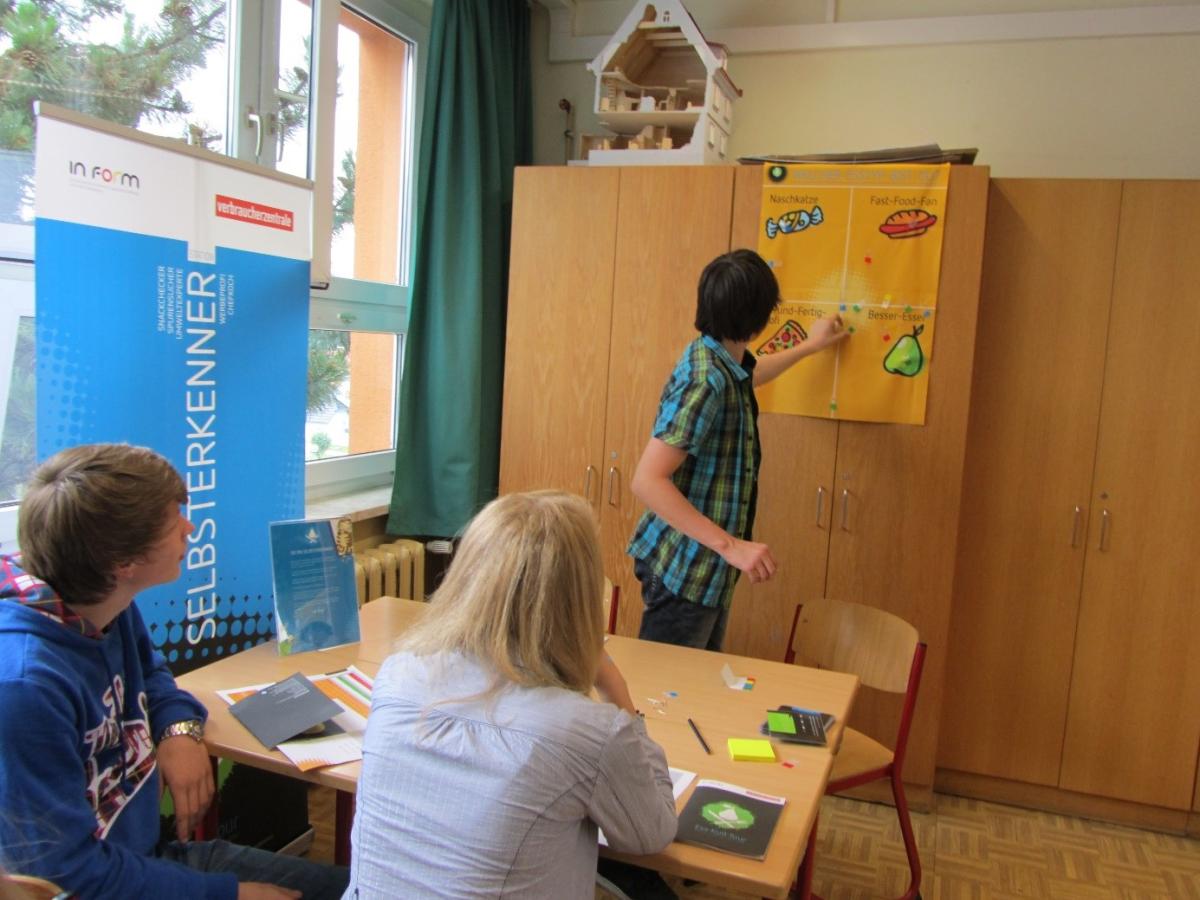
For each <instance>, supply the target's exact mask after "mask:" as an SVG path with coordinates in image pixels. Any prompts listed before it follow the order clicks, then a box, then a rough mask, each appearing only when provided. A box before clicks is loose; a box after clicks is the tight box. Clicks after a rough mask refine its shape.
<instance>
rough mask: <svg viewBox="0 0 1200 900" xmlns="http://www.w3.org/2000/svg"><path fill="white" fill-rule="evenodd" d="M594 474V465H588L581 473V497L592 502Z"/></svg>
mask: <svg viewBox="0 0 1200 900" xmlns="http://www.w3.org/2000/svg"><path fill="white" fill-rule="evenodd" d="M595 474H596V467H595V466H588V467H587V468H586V469H585V470H584V473H583V499H584V500H586V501H587V502H588V503H591V502H592V476H593V475H595Z"/></svg>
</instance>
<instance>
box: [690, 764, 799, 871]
mask: <svg viewBox="0 0 1200 900" xmlns="http://www.w3.org/2000/svg"><path fill="white" fill-rule="evenodd" d="M786 802H787V801H786V800H785V798H783V797H773V796H771V795H770V794H760V793H758V792H757V791H751V790H749V789H747V788H743V787H738V786H736V785H732V784H726V783H725V782H723V781H711V780H709V779H706V778H702V779H700V780H699V781H697V782H696V790H694V791H693V792H692V796H691V798H690V799H689V800H688V802H687V806H685V807H684V808H683V812H681V813H680V814H679V831H678V832H677V833H676V835H675V840H677V841H682V842H683V843H685V844H699V845H701V846H703V847H711V848H712V849H714V850H723V851H725V852H726V853H735V854H737V855H738V856H748V857H750V858H751V859H762V858H763V857H764V856H766V855H767V845H768V844H770V843H771V835H772V834H774V832H775V825H776V823H778V822H779V816H780V814H781V813H782V812H783V805H784V803H786Z"/></svg>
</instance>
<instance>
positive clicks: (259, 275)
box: [35, 106, 312, 674]
mask: <svg viewBox="0 0 1200 900" xmlns="http://www.w3.org/2000/svg"><path fill="white" fill-rule="evenodd" d="M36 166H37V168H36V210H37V222H36V230H35V240H36V247H35V254H36V263H37V275H36V279H37V286H36V299H37V326H36V335H37V338H36V353H37V450H38V457H39V459H45V458H46V457H47V456H50V455H51V454H53V453H55V452H56V451H58V450H60V449H62V448H64V447H69V446H74V445H76V444H82V443H92V442H97V441H124V442H128V443H132V444H141V445H144V446H148V447H152V448H153V449H155V450H157V451H158V452H160V453H162V454H163V455H164V456H166V457H167V458H168V459H170V460H171V462H172V463H173V464H174V465H175V467H176V468H177V469H178V470H179V472H180V473H181V474H182V475H183V477H184V479H185V481H186V482H187V488H188V495H189V498H190V499H189V502H188V506H187V507H186V513H187V515H188V517H189V518H190V519H191V521H192V524H193V525H194V526H195V531H194V532H193V533H192V535H191V536H190V538H189V546H188V549H187V554H186V556H185V558H184V562H183V566H182V575H181V577H180V579H179V580H178V581H176V582H175V583H173V584H168V585H162V586H160V587H157V588H154V589H152V590H148V591H145V592H144V593H143V594H142V595H140V596H139V597H138V600H137V602H138V606H139V608H140V610H141V612H142V615H143V617H144V618H145V620H146V624H147V626H148V627H149V629H150V634H151V636H152V637H153V639H154V641H155V643H156V644H157V646H158V647H159V648H160V649H161V650H162V652H163V653H164V654H165V655H166V656H167V659H168V661H169V662H170V664H171V668H172V670H173V671H174V672H175V673H176V674H180V673H182V672H186V671H189V670H190V669H193V668H196V667H198V666H200V665H203V664H204V663H206V662H211V661H213V660H215V659H218V658H220V657H222V656H227V655H229V654H230V653H235V652H237V651H239V650H243V649H247V648H249V647H250V646H252V645H253V644H256V643H259V642H260V641H262V640H265V639H266V638H268V637H270V636H271V634H272V631H273V621H272V620H273V607H272V597H271V553H270V546H269V542H268V539H267V535H268V528H267V526H268V523H269V522H272V521H279V520H282V519H296V518H300V517H302V516H303V514H304V455H303V445H304V415H305V412H304V411H305V392H306V361H307V336H308V287H309V259H310V253H311V246H312V241H311V238H310V207H311V184H310V183H308V182H305V181H302V180H300V179H295V178H291V177H289V176H281V175H279V174H277V173H273V172H270V171H269V170H266V169H259V168H257V167H251V166H247V165H245V164H243V163H239V162H236V161H233V160H228V159H226V158H224V157H220V156H217V155H216V154H213V153H208V152H206V151H198V150H195V149H194V148H190V147H187V146H185V145H183V144H182V143H180V144H178V145H176V144H175V142H173V141H168V140H165V139H163V138H157V137H152V136H147V135H143V134H140V133H139V132H136V131H133V130H132V129H128V128H123V127H120V126H114V125H110V124H108V123H105V122H100V121H97V120H93V119H89V118H87V117H84V116H79V115H76V114H74V113H69V112H66V111H62V110H56V109H53V108H47V107H44V106H43V107H42V109H41V110H39V117H38V134H37V163H36Z"/></svg>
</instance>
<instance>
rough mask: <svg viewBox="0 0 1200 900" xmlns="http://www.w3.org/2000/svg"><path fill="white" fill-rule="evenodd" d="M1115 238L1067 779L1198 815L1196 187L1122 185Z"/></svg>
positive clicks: (1199, 278) (1199, 305) (1199, 319)
mask: <svg viewBox="0 0 1200 900" xmlns="http://www.w3.org/2000/svg"><path fill="white" fill-rule="evenodd" d="M1119 235H1120V237H1119V239H1118V243H1117V266H1116V273H1115V277H1114V281H1113V299H1112V313H1111V318H1110V320H1109V337H1108V355H1107V362H1106V365H1105V369H1104V399H1103V402H1102V405H1101V412H1100V439H1099V443H1098V445H1097V450H1096V476H1095V480H1094V481H1093V485H1092V489H1093V497H1092V510H1091V528H1090V530H1089V541H1088V551H1087V559H1086V561H1085V563H1084V573H1083V596H1082V601H1081V604H1080V611H1079V629H1078V633H1077V636H1076V641H1075V647H1076V650H1075V666H1074V670H1073V672H1072V677H1071V697H1070V705H1069V710H1068V716H1067V736H1066V744H1065V746H1064V749H1063V762H1062V779H1061V785H1062V787H1064V788H1069V789H1070V790H1074V791H1082V792H1085V793H1089V794H1102V795H1104V796H1108V797H1116V798H1119V799H1122V800H1132V801H1136V802H1138V803H1148V804H1153V805H1156V806H1165V807H1173V808H1176V809H1189V808H1190V807H1191V805H1192V782H1193V779H1194V778H1195V775H1196V747H1197V743H1198V742H1200V653H1197V652H1196V647H1197V645H1198V644H1200V605H1198V604H1197V602H1196V600H1197V597H1200V552H1197V540H1198V538H1200V503H1197V490H1196V477H1195V470H1196V448H1197V447H1198V446H1200V390H1197V379H1198V376H1200V366H1197V357H1196V354H1197V352H1198V348H1200V253H1197V247H1200V183H1196V182H1187V183H1184V182H1133V181H1128V182H1125V186H1124V192H1123V196H1122V203H1121V221H1120V231H1119ZM1106 514H1107V521H1105V516H1106Z"/></svg>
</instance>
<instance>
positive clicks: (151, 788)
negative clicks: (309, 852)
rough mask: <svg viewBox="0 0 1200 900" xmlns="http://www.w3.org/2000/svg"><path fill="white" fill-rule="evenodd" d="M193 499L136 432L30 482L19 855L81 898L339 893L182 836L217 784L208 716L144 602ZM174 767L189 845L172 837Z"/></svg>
mask: <svg viewBox="0 0 1200 900" xmlns="http://www.w3.org/2000/svg"><path fill="white" fill-rule="evenodd" d="M187 499H188V498H187V491H186V489H185V488H184V484H183V481H182V480H181V479H180V477H179V474H178V473H177V472H176V471H175V470H174V469H173V468H172V467H171V465H170V463H168V462H167V461H166V460H165V459H163V458H162V457H161V456H159V455H158V454H157V453H154V452H153V451H152V450H147V449H145V448H143V447H131V446H128V445H125V444H93V445H87V446H81V447H74V448H71V449H69V450H64V451H62V452H60V453H58V454H56V455H55V456H53V457H51V458H50V459H49V460H47V461H46V462H45V463H43V464H42V465H41V466H40V467H39V468H38V470H37V471H36V472H35V473H34V475H33V477H32V478H31V480H30V484H29V486H28V489H27V490H26V493H25V496H24V497H23V499H22V501H21V510H20V516H19V529H20V541H21V548H22V557H21V558H17V557H9V556H3V557H0V748H2V753H0V847H2V848H3V850H4V853H5V855H6V859H5V860H4V864H5V865H6V866H7V867H8V868H9V869H11V870H13V871H17V872H21V873H23V874H28V875H37V876H41V877H43V878H46V879H48V880H50V881H53V882H54V883H55V884H57V885H59V886H60V887H62V888H63V889H64V890H66V891H67V892H69V893H70V894H72V895H77V896H79V897H82V898H92V897H96V898H102V897H113V898H130V897H170V898H185V897H203V898H230V900H232V898H234V897H237V898H239V900H250V898H263V900H279V898H295V897H299V896H301V894H300V890H299V888H303V889H304V895H305V896H308V897H316V898H323V897H329V898H333V897H340V895H341V893H342V891H343V890H344V888H345V886H346V882H347V873H346V871H345V870H344V869H338V868H334V867H328V866H322V865H318V864H316V863H311V862H308V861H307V860H302V859H294V858H289V857H283V856H276V855H275V854H272V853H267V852H265V851H262V850H256V849H253V848H249V847H238V846H235V845H233V844H229V843H227V842H225V841H206V842H198V843H190V844H186V843H182V842H183V841H186V839H187V837H188V836H189V835H190V834H191V833H192V831H193V830H194V829H195V826H196V825H197V823H198V822H199V821H200V819H201V817H202V816H203V815H204V812H205V810H206V809H207V808H208V805H209V802H210V801H211V800H212V796H213V780H212V769H211V766H210V764H209V758H208V753H207V752H206V751H205V749H204V744H203V743H202V739H203V736H204V721H205V719H206V717H207V712H206V711H205V709H204V707H203V706H202V705H201V704H200V703H199V702H197V701H196V699H195V698H194V697H192V696H191V695H190V694H187V693H185V692H184V691H181V690H180V689H179V688H178V687H176V685H175V679H174V677H173V676H172V675H171V672H170V671H169V670H168V668H167V665H166V661H165V660H164V659H163V657H162V655H161V654H159V653H158V652H157V651H156V650H155V649H154V646H153V644H152V643H151V640H150V635H149V633H148V632H147V630H146V626H145V623H144V622H143V621H142V617H141V614H140V613H139V612H138V609H137V607H136V606H135V605H134V603H133V599H134V597H135V595H136V594H137V593H138V592H139V591H142V590H144V589H146V588H149V587H153V586H154V585H157V584H165V583H167V582H170V581H174V580H175V579H176V578H178V577H179V570H180V563H181V561H182V560H183V557H184V553H185V552H186V550H187V546H188V535H189V534H191V532H192V524H191V522H190V521H188V519H187V517H186V516H185V515H184V514H182V513H181V511H180V506H181V505H183V504H186V503H187ZM160 774H161V778H162V781H163V782H165V787H166V789H167V790H169V791H170V792H171V797H172V800H173V801H174V804H175V821H176V833H177V836H178V838H179V841H180V842H179V843H171V844H168V845H166V846H159V812H158V811H159V794H160V781H159V779H160ZM263 882H269V883H263Z"/></svg>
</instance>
